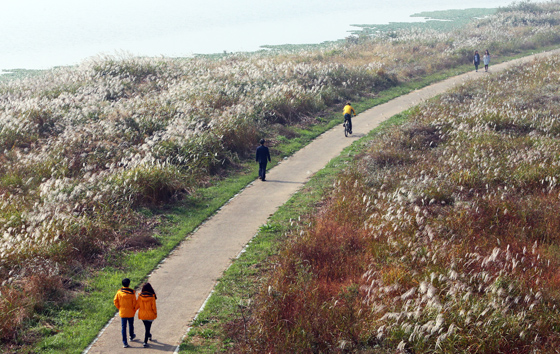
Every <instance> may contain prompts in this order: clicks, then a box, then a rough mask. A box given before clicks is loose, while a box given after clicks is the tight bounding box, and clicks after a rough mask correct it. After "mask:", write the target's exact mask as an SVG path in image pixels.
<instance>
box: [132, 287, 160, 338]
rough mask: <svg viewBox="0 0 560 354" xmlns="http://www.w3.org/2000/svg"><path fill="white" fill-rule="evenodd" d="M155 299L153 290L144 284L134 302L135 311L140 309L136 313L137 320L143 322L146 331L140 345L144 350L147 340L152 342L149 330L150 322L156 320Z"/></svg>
mask: <svg viewBox="0 0 560 354" xmlns="http://www.w3.org/2000/svg"><path fill="white" fill-rule="evenodd" d="M156 299H157V296H156V292H155V291H154V288H152V285H151V284H150V283H146V284H145V285H144V286H143V287H142V292H141V293H140V295H139V296H138V301H137V302H136V309H137V310H138V309H140V311H138V319H139V320H142V322H144V328H145V329H146V333H145V334H144V343H143V344H142V345H143V346H144V348H147V347H148V339H149V340H152V333H151V332H150V329H151V328H152V322H153V321H154V320H155V319H156V318H157V307H156Z"/></svg>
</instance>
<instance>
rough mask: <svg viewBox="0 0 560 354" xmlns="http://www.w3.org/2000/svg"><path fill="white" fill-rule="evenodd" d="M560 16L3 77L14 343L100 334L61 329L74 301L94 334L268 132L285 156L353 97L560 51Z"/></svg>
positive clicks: (5, 281) (7, 321) (512, 15)
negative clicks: (118, 298)
mask: <svg viewBox="0 0 560 354" xmlns="http://www.w3.org/2000/svg"><path fill="white" fill-rule="evenodd" d="M558 8H560V6H559V5H558V4H557V3H546V4H544V5H539V6H537V7H534V6H530V7H527V6H525V7H523V6H517V7H514V8H510V9H508V10H507V11H502V12H499V13H498V14H496V15H495V16H493V17H489V18H486V19H482V20H477V21H475V22H473V23H471V24H469V25H467V26H466V27H464V28H461V29H457V30H454V31H450V32H445V33H440V32H438V33H436V32H430V31H415V30H406V31H402V32H397V34H396V35H395V34H394V33H392V34H390V35H389V34H387V35H376V36H373V37H372V36H368V35H366V34H363V35H361V36H358V37H352V38H349V39H348V40H347V41H345V42H343V43H332V44H329V45H324V46H322V47H320V48H312V49H308V50H297V51H287V50H285V51H271V52H261V53H257V54H247V55H244V54H233V55H226V56H222V57H219V58H212V57H200V58H193V59H168V58H157V59H154V58H114V57H99V58H97V59H93V60H90V61H88V62H84V63H83V64H82V65H80V66H79V67H76V68H58V69H56V70H53V71H49V72H46V73H44V74H42V75H39V76H34V75H33V76H28V77H23V78H22V79H19V80H7V81H2V82H0V102H1V104H0V127H1V130H0V147H1V148H0V234H1V235H2V238H1V239H0V255H1V260H0V284H1V285H0V291H1V294H2V295H1V297H0V320H1V321H0V323H1V324H0V338H1V340H2V343H3V345H4V346H5V347H6V348H8V347H9V348H16V347H22V346H26V345H28V344H29V343H33V342H35V341H36V340H37V339H38V338H39V339H40V338H42V337H45V336H48V335H52V334H55V333H59V335H60V336H63V335H66V336H67V337H66V338H70V337H72V339H74V338H76V337H80V336H84V338H81V340H82V341H81V342H80V344H79V345H83V343H84V342H87V341H88V338H89V337H88V336H91V334H87V335H84V334H80V333H78V334H74V333H72V334H69V333H66V332H64V331H62V332H61V331H60V329H61V328H63V326H65V325H66V326H67V327H65V328H68V327H71V328H76V327H75V325H76V324H77V323H82V322H84V321H85V320H86V319H90V318H91V317H93V316H86V315H84V313H85V312H84V311H85V310H83V309H82V308H81V307H80V311H74V312H72V311H71V309H72V306H74V305H72V304H76V303H79V304H80V306H81V305H84V306H85V304H86V303H87V302H88V301H87V300H85V301H84V300H83V299H84V297H83V296H84V295H86V296H89V297H94V296H98V297H99V299H101V300H100V302H99V303H96V306H97V307H95V308H94V309H91V308H90V309H89V310H91V311H93V310H95V309H97V311H98V312H99V314H98V315H99V318H98V319H97V321H98V322H96V324H95V325H88V326H87V327H88V329H89V330H90V331H93V332H95V331H96V326H99V323H103V321H104V319H108V318H109V317H110V316H111V312H112V311H113V310H114V309H112V307H111V304H110V302H109V301H105V302H104V301H103V299H108V298H110V297H111V295H112V294H111V293H112V292H113V291H112V290H111V286H110V285H111V284H114V282H115V279H116V278H118V275H119V274H122V273H123V272H127V273H129V272H133V271H134V272H138V274H136V273H135V277H134V279H135V281H136V282H138V281H140V280H141V279H142V278H143V277H144V276H145V275H146V274H147V273H148V272H149V268H150V267H153V266H154V263H150V262H155V264H157V260H158V259H161V257H163V256H164V254H165V252H166V250H168V249H169V248H172V247H173V245H174V244H176V242H178V241H177V238H179V239H180V237H177V235H174V237H175V239H174V241H170V240H168V239H167V238H166V237H165V236H163V235H162V234H163V233H162V232H161V230H160V228H159V227H160V225H162V224H166V220H171V221H173V220H174V219H173V216H172V213H171V212H169V209H167V210H164V212H163V213H164V214H165V213H167V214H166V215H163V216H162V215H161V210H160V209H158V208H162V207H163V206H164V205H166V206H169V205H181V206H182V207H184V208H185V209H183V210H187V211H186V212H185V213H189V210H191V209H189V208H190V207H193V206H198V204H197V203H198V201H199V195H200V192H198V191H199V189H200V188H202V187H208V186H212V185H213V184H214V183H216V181H219V180H221V179H223V178H224V176H227V175H229V174H232V173H235V172H236V171H240V170H243V166H244V162H245V161H246V159H247V156H250V154H252V151H253V149H254V147H255V145H256V141H257V140H258V138H260V137H263V136H264V137H267V138H268V137H270V139H269V140H271V142H272V145H273V146H274V148H275V149H278V150H280V151H289V150H288V149H289V147H288V146H289V145H290V144H291V143H292V141H294V140H297V139H299V138H302V137H305V135H306V129H308V128H310V127H312V126H319V127H320V128H319V129H325V128H326V127H328V124H329V122H328V121H329V120H333V119H336V118H333V117H334V116H333V115H331V114H330V113H331V112H332V111H333V110H335V111H338V110H339V107H340V105H341V103H342V102H344V101H345V100H348V99H352V100H354V99H365V98H372V97H373V98H374V97H376V96H377V95H378V94H379V92H381V91H383V90H385V89H388V88H391V87H396V86H399V85H403V84H406V83H410V82H414V81H419V80H421V79H422V78H423V77H425V76H427V75H435V74H437V73H440V72H446V73H449V72H450V71H449V70H452V69H455V70H457V71H461V70H465V66H464V65H466V64H467V65H468V64H469V63H470V56H471V53H472V51H473V48H479V49H482V48H490V49H491V53H492V54H493V56H494V57H493V58H494V60H499V59H500V57H505V56H510V55H515V54H517V53H522V52H524V51H525V52H526V51H527V50H532V49H538V48H542V47H546V46H551V45H557V44H558V43H560V36H559V35H558V33H560V32H559V31H558V28H557V25H558V19H559V18H560V17H559V15H558V13H557V9H558ZM321 127H322V128H321ZM278 150H277V151H278ZM226 194H227V193H226ZM205 203H206V202H205ZM208 204H211V203H208ZM210 213H211V211H210ZM179 236H183V235H179ZM171 238H173V237H171ZM154 250H155V251H154ZM151 252H156V253H157V252H159V253H157V256H154V257H151V256H150V255H153V253H151ZM142 254H147V255H148V256H147V257H148V258H150V257H151V258H152V259H151V260H150V262H144V261H140V260H139V259H141V257H142ZM137 255H138V256H137ZM144 260H145V259H144ZM142 267H144V268H142ZM138 269H140V270H138ZM96 275H98V277H95V276H96ZM98 279H105V281H104V282H98ZM92 294H93V295H92ZM86 298H87V297H86ZM73 299H78V300H73ZM73 301H74V302H73ZM104 303H106V304H105V305H103V304H104ZM68 304H71V305H69V306H70V310H69V307H68V306H67V305H68ZM76 312H78V313H79V315H78V317H76V318H74V317H73V316H75V315H76ZM61 313H62V314H63V315H62V316H60V317H57V316H58V315H60V314H61ZM67 313H71V314H72V315H68V316H65V315H64V314H67ZM80 316H81V317H80ZM53 318H56V319H53ZM30 328H32V329H33V330H31V331H30V330H29V329H30ZM56 340H57V341H58V342H57V344H56V345H60V346H61V347H56V350H58V351H64V350H71V349H68V347H64V345H65V343H64V340H61V339H60V338H59V339H56ZM68 340H70V339H68ZM73 350H78V351H79V349H76V347H75V346H74V347H73Z"/></svg>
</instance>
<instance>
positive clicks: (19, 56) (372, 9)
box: [0, 0, 512, 70]
mask: <svg viewBox="0 0 560 354" xmlns="http://www.w3.org/2000/svg"><path fill="white" fill-rule="evenodd" d="M511 2H512V1H510V0H469V1H458V0H391V1H387V0H352V1H348V0H48V1H46V0H17V1H16V0H10V1H2V3H0V70H2V69H3V70H7V69H16V68H23V69H47V68H51V67H53V66H60V65H74V64H78V63H80V62H81V61H83V60H84V59H86V58H88V57H91V56H96V55H99V54H109V55H115V54H119V53H120V54H122V53H126V54H132V55H142V56H166V57H179V56H190V55H192V54H211V53H221V52H223V51H228V52H237V51H254V50H258V49H259V47H260V46H262V45H279V44H308V43H321V42H324V41H329V40H337V39H342V38H345V37H347V36H348V35H349V33H348V32H349V31H350V30H352V24H386V23H389V22H413V21H419V20H421V19H419V18H410V17H409V16H410V15H412V14H414V13H418V12H423V11H435V10H448V9H465V8H496V7H500V6H507V5H509V4H510V3H511Z"/></svg>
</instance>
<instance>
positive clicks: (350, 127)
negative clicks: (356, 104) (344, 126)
mask: <svg viewBox="0 0 560 354" xmlns="http://www.w3.org/2000/svg"><path fill="white" fill-rule="evenodd" d="M344 121H345V122H346V121H348V131H352V116H351V115H350V114H345V115H344Z"/></svg>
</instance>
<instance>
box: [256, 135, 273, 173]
mask: <svg viewBox="0 0 560 354" xmlns="http://www.w3.org/2000/svg"><path fill="white" fill-rule="evenodd" d="M259 143H260V144H261V145H260V146H259V147H258V148H257V156H256V161H257V162H258V163H259V179H260V180H261V181H265V180H266V164H267V163H268V162H270V152H269V151H268V148H267V147H266V146H264V143H265V141H264V139H261V141H260V142H259Z"/></svg>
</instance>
